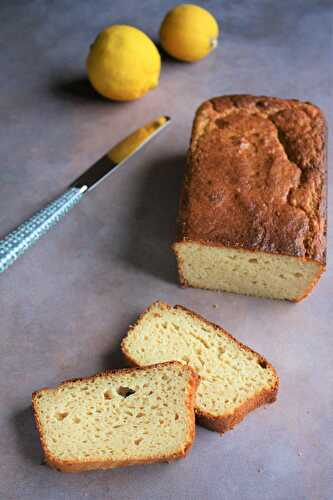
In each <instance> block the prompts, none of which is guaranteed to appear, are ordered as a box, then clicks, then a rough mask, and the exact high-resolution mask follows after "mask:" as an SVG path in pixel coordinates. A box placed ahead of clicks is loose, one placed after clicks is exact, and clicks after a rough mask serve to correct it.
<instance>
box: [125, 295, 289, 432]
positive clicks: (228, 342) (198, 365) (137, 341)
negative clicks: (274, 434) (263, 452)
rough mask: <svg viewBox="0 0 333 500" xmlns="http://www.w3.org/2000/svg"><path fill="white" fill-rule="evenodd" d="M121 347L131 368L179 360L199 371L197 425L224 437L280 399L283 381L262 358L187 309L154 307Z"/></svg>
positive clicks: (153, 305) (221, 329) (132, 330)
mask: <svg viewBox="0 0 333 500" xmlns="http://www.w3.org/2000/svg"><path fill="white" fill-rule="evenodd" d="M121 348H122V352H123V354H124V355H125V357H126V358H127V360H128V361H129V363H130V364H132V365H136V366H144V365H147V364H151V363H156V362H165V361H170V360H178V361H180V362H182V363H184V364H186V365H189V366H191V367H192V368H193V369H194V370H196V372H197V373H198V374H199V377H200V382H199V386H198V391H197V397H196V414H197V417H198V421H199V423H201V424H202V425H204V426H205V427H207V428H209V429H212V430H214V431H217V432H220V433H223V432H225V431H227V430H229V429H232V428H233V427H234V426H235V425H236V424H237V423H239V422H240V421H241V420H242V419H243V418H244V417H245V416H246V415H247V414H248V413H249V412H250V411H252V410H254V409H255V408H257V407H259V406H261V405H264V404H266V403H272V402H273V401H275V399H276V397H277V392H278V387H279V378H278V376H277V374H276V371H275V369H274V368H273V366H272V365H271V364H270V363H269V362H268V361H267V360H266V359H265V358H264V357H263V356H261V355H260V354H258V353H256V352H255V351H253V350H252V349H250V348H249V347H247V346H245V345H244V344H242V343H241V342H238V341H237V340H236V339H235V338H234V337H232V336H231V335H230V334H229V333H227V332H226V331H225V330H224V329H223V328H221V327H219V326H217V325H215V324H213V323H211V322H209V321H207V320H206V319H204V318H202V317H201V316H199V315H198V314H196V313H194V312H193V311H190V310H188V309H186V308H184V307H183V306H175V307H171V306H169V305H168V304H166V303H164V302H161V301H158V302H155V303H154V304H152V305H151V306H150V307H148V309H146V310H145V311H144V312H143V314H142V315H141V316H140V317H139V319H138V321H137V322H136V323H135V324H134V325H133V326H131V327H130V329H129V331H128V333H127V335H126V337H125V338H124V339H123V341H122V344H121Z"/></svg>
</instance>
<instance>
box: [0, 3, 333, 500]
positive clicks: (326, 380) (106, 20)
mask: <svg viewBox="0 0 333 500" xmlns="http://www.w3.org/2000/svg"><path fill="white" fill-rule="evenodd" d="M172 4H173V2H171V1H153V0H151V1H148V0H144V1H141V2H138V1H135V0H122V1H119V0H117V1H112V0H109V1H95V2H88V1H84V2H78V1H76V2H74V1H69V0H67V1H65V0H58V1H57V2H55V1H53V2H52V1H45V0H44V1H42V0H39V1H38V0H32V1H30V2H23V1H16V0H13V1H2V2H1V4H0V19H1V32H0V39H1V52H0V58H1V71H0V82H1V90H0V119H1V134H0V234H1V235H4V234H5V233H6V232H7V231H8V230H9V229H11V228H13V227H15V226H16V225H17V224H18V223H19V222H21V221H22V220H24V219H25V218H26V217H27V216H29V215H31V214H32V213H33V212H34V211H35V210H36V209H38V208H40V207H41V206H43V204H44V203H45V202H47V201H48V200H51V199H52V198H53V197H54V196H56V195H57V194H59V193H60V192H61V191H62V190H63V189H64V188H65V187H66V186H67V185H68V183H69V182H70V181H71V180H72V179H73V178H75V177H76V176H77V175H78V174H79V173H81V172H82V171H83V170H84V169H85V168H86V167H88V166H89V165H90V164H91V163H92V162H93V161H94V160H96V159H97V158H98V157H99V156H101V155H102V154H103V153H104V151H105V150H106V149H107V148H108V147H109V146H110V145H112V144H113V143H115V142H116V141H117V140H118V139H120V138H121V137H123V136H124V134H126V133H127V132H128V131H129V130H131V129H133V128H134V127H136V126H139V125H141V124H142V123H143V122H145V121H146V120H149V119H151V118H153V117H155V116H156V115H159V114H161V113H167V114H170V115H171V116H172V117H173V118H174V123H173V125H172V126H171V127H170V128H169V129H168V130H167V131H166V132H164V133H163V134H162V135H161V136H159V137H158V138H157V139H156V140H155V141H154V142H153V143H152V144H150V145H149V147H147V148H146V149H145V150H144V151H143V152H142V153H141V154H140V155H138V156H137V157H135V159H133V161H131V162H130V163H129V164H128V165H126V167H124V170H123V171H118V172H117V173H116V174H115V175H114V176H113V177H112V178H110V179H109V180H108V181H107V182H105V183H103V184H102V185H101V186H99V188H98V189H96V190H95V191H94V192H92V193H91V195H90V196H87V197H86V199H84V200H83V202H82V203H81V204H80V205H79V206H78V207H76V208H75V209H74V211H73V212H72V213H71V215H70V216H68V217H67V218H66V219H65V220H64V221H63V222H62V223H61V224H60V225H58V227H57V228H56V229H54V230H53V231H52V232H51V233H49V235H48V236H47V237H45V238H44V239H43V240H41V241H40V242H39V244H38V245H37V246H35V247H34V248H33V249H32V250H30V251H29V253H28V254H26V255H25V256H24V257H23V258H21V259H20V260H19V261H18V262H17V263H16V264H15V265H14V266H13V267H12V268H11V269H9V270H8V271H7V272H6V273H4V274H3V275H1V277H0V308H1V311H0V324H1V330H0V331H1V334H0V335H1V337H0V352H1V360H0V393H1V409H0V450H1V453H0V455H1V458H0V465H1V469H0V470H1V473H0V474H1V475H0V498H1V499H4V500H7V499H29V500H30V499H31V500H37V499H40V500H44V499H50V500H58V499H68V500H69V499H71V500H72V499H81V498H88V499H98V500H102V499H112V500H120V499H131V500H134V499H138V500H141V499H147V500H155V499H163V500H164V499H174V500H178V499H181V500H185V499H186V500H190V499H191V500H208V499H209V500H218V499H227V500H229V499H237V500H254V499H270V500H301V499H302V500H303V499H307V500H329V499H332V498H333V478H332V468H333V465H332V455H333V454H332V451H333V422H332V409H333V408H332V407H333V400H332V375H333V366H332V359H333V345H332V343H333V335H332V320H333V307H332V267H331V266H330V265H329V266H328V271H327V273H326V275H325V276H324V277H323V279H322V280H321V282H320V284H319V286H318V288H317V289H316V290H315V292H314V293H313V294H312V295H311V296H310V297H309V298H308V299H307V300H306V301H304V302H302V303H300V304H297V305H292V304H288V303H284V302H274V301H269V300H259V299H254V298H247V297H242V296H236V295H231V294H229V295H228V294H220V295H218V294H215V293H212V292H205V291H200V290H182V289H181V288H179V287H178V285H177V281H176V272H175V262H174V258H173V255H172V254H171V252H170V250H169V244H170V242H171V241H172V239H173V237H174V222H175V214H176V206H177V198H178V192H179V185H180V179H181V175H182V168H183V163H184V154H185V151H186V147H187V144H188V140H189V134H190V127H191V122H192V118H193V114H194V111H195V109H196V107H197V106H198V105H199V104H200V103H201V101H203V100H204V99H206V98H208V97H211V96H214V95H219V94H225V93H239V92H246V93H255V94H269V95H278V96H282V97H295V98H300V99H306V100H311V101H314V102H315V103H317V104H318V105H319V106H321V107H322V108H323V110H324V111H325V113H326V115H327V118H328V121H329V122H331V123H332V112H333V104H332V103H333V100H332V97H333V96H332V84H333V79H332V57H333V55H332V25H333V14H332V12H333V4H332V2H331V1H330V0H327V1H324V0H323V1H315V0H313V1H309V0H303V1H301V0H299V1H285V0H281V1H280V2H275V1H273V0H271V1H259V0H253V1H251V2H250V1H248V2H246V1H242V2H241V1H239V2H237V1H231V0H225V1H223V2H222V1H221V2H219V1H217V0H211V1H206V2H202V5H204V6H207V7H208V8H210V10H211V11H212V12H213V13H214V14H215V15H216V16H217V18H218V20H219V21H220V23H221V28H222V37H221V43H220V46H219V48H218V49H217V50H216V51H215V52H214V53H213V54H212V55H211V56H210V57H208V58H207V59H205V60H203V61H201V62H200V63H197V64H193V65H188V64H181V63H177V62H175V61H172V60H171V59H168V58H164V61H163V69H162V75H161V81H160V85H159V87H158V88H157V89H156V90H154V91H153V92H151V93H150V94H148V95H147V96H146V97H145V98H143V99H142V100H140V101H137V102H133V103H127V104H117V103H111V102H108V101H106V100H103V99H101V98H99V97H98V96H97V95H96V94H94V93H93V92H92V91H91V89H90V87H89V85H88V84H87V81H86V76H85V68H84V60H85V56H86V53H87V50H88V47H89V44H90V43H91V41H92V40H93V38H94V36H95V35H96V33H97V32H98V31H100V30H101V29H102V28H103V27H105V26H106V25H108V24H111V23H119V22H122V23H130V24H134V25H136V26H138V27H140V28H142V29H143V30H145V31H146V32H147V33H148V34H149V35H151V36H152V37H156V35H157V31H158V26H159V22H160V21H161V19H162V17H163V14H164V13H165V11H166V10H167V9H168V7H169V6H171V5H172ZM331 142H332V141H331ZM329 210H330V212H331V213H332V203H331V202H330V204H329ZM330 235H331V233H330ZM331 241H332V240H331ZM157 298H161V299H164V300H166V301H168V302H170V303H181V304H184V305H186V306H188V307H190V308H193V309H195V310H197V311H199V312H200V313H202V314H204V315H205V316H207V317H208V318H210V319H211V320H214V321H215V322H218V323H221V324H222V325H224V326H225V327H226V328H227V329H228V330H230V331H231V332H232V333H233V334H234V335H235V336H237V337H238V338H239V339H240V340H242V341H244V342H245V343H247V344H249V345H251V346H252V347H253V348H255V349H256V350H258V351H260V352H261V353H263V354H264V355H265V356H267V357H268V359H269V360H270V361H271V362H272V363H273V364H274V365H275V366H276V368H277V370H278V373H279V375H280V377H281V389H280V395H279V399H278V401H277V403H276V404H274V405H272V406H270V407H268V408H266V409H259V410H258V411H256V412H254V413H252V414H251V415H250V416H249V417H248V418H247V419H246V420H245V421H244V422H243V423H242V424H240V425H239V426H238V427H237V428H235V429H234V430H233V431H232V432H229V433H227V434H225V435H224V436H223V437H219V436H218V435H217V434H214V433H212V432H209V431H208V430H205V429H202V428H198V432H197V439H196V442H195V444H194V447H193V449H192V451H191V452H190V454H189V455H188V457H187V458H186V459H184V460H182V461H180V462H178V463H172V464H169V465H167V464H159V465H149V466H140V467H132V468H127V469H119V470H113V471H107V472H91V473H86V474H81V475H63V474H60V473H57V472H55V471H52V470H50V469H49V468H48V467H46V466H42V465H41V458H42V457H41V451H40V447H39V444H38V437H37V434H36V431H35V429H34V425H33V421H32V416H31V410H30V398H31V392H32V391H33V390H35V389H37V388H40V387H42V386H48V385H54V384H57V383H58V382H60V381H61V380H63V379H65V378H67V377H76V376H81V375H87V374H91V373H94V372H96V371H98V370H101V369H104V368H110V367H118V366H121V364H122V361H121V359H120V356H119V351H118V347H119V341H120V339H121V337H122V336H123V335H124V333H125V332H126V328H127V326H128V324H129V323H130V322H131V321H132V320H133V319H134V318H135V317H136V315H137V314H138V313H139V312H140V311H141V310H142V309H143V308H144V307H145V306H146V305H148V304H149V303H150V302H152V301H153V300H155V299H157ZM214 304H217V306H218V307H217V308H214V307H213V305H214Z"/></svg>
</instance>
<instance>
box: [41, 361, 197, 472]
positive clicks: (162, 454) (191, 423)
mask: <svg viewBox="0 0 333 500" xmlns="http://www.w3.org/2000/svg"><path fill="white" fill-rule="evenodd" d="M197 381H198V378H197V376H196V374H195V373H194V371H193V370H191V369H190V368H189V367H187V366H184V365H182V364H181V363H178V362H170V363H163V364H156V365H154V366H148V367H146V368H133V369H125V370H116V371H109V372H105V373H101V374H98V375H95V376H92V377H87V378H82V379H75V380H68V381H67V382H63V383H62V384H60V385H59V386H58V387H56V388H54V389H41V390H39V391H36V392H34V393H33V395H32V407H33V412H34V415H35V420H36V425H37V429H38V432H39V435H40V442H41V446H42V449H43V452H44V456H45V459H46V462H47V463H48V464H49V465H50V466H51V467H53V468H55V469H58V470H60V471H64V472H79V471H84V470H90V469H109V468H113V467H120V466H124V465H132V464H139V463H150V462H158V461H169V460H172V459H176V458H181V457H183V456H184V455H185V454H186V452H187V450H188V449H189V448H190V446H191V445H192V442H193V439H194V435H195V417H194V399H195V392H196V386H197Z"/></svg>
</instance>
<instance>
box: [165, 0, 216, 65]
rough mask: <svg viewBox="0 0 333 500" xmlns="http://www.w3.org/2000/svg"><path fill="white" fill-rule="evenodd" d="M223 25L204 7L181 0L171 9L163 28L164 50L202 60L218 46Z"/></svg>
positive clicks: (182, 58)
mask: <svg viewBox="0 0 333 500" xmlns="http://www.w3.org/2000/svg"><path fill="white" fill-rule="evenodd" d="M218 36H219V26H218V24H217V21H216V19H215V18H214V17H213V16H212V15H211V14H210V13H209V12H208V11H207V10H206V9H203V8H202V7H199V6H198V5H192V4H181V5H178V6H177V7H175V8H174V9H172V10H170V12H168V14H167V15H166V16H165V18H164V20H163V22H162V25H161V28H160V40H161V45H162V47H163V48H164V50H165V51H166V52H167V53H168V54H170V55H171V56H173V57H175V58H176V59H180V60H181V61H188V62H192V61H198V60H199V59H202V58H203V57H205V56H207V54H209V52H211V51H212V50H213V49H215V47H216V46H217V39H218Z"/></svg>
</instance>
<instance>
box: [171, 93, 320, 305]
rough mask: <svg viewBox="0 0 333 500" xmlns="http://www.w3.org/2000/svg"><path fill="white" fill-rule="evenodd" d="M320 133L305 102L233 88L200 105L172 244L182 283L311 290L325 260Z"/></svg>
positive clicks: (285, 292) (315, 114) (293, 294)
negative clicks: (235, 92) (234, 92)
mask: <svg viewBox="0 0 333 500" xmlns="http://www.w3.org/2000/svg"><path fill="white" fill-rule="evenodd" d="M326 135H327V134H326V125H325V119H324V116H323V114H322V112H321V111H320V109H319V108H318V107H316V106H314V105H313V104H311V103H308V102H301V101H297V100H294V99H293V100H286V99H278V98H274V97H255V96H249V95H234V96H224V97H217V98H214V99H211V100H209V101H206V102H204V103H203V104H202V105H201V106H200V108H199V109H198V111H197V113H196V116H195V120H194V124H193V130H192V137H191V144H190V148H189V152H188V161H187V170H186V174H185V179H184V185H183V190H182V195H181V200H180V209H179V218H178V235H177V241H176V243H175V244H174V246H173V248H174V251H175V253H176V257H177V262H178V269H179V276H180V281H181V284H182V285H183V286H192V287H196V288H204V289H209V290H224V291H228V292H235V293H243V294H247V295H255V296H261V297H269V298H275V299H288V300H291V301H299V300H301V299H303V298H304V297H306V296H307V295H308V294H309V293H310V291H311V290H312V289H313V288H314V286H315V284H316V283H317V281H318V280H319V278H320V275H321V273H322V272H323V271H324V270H325V265H326Z"/></svg>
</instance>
